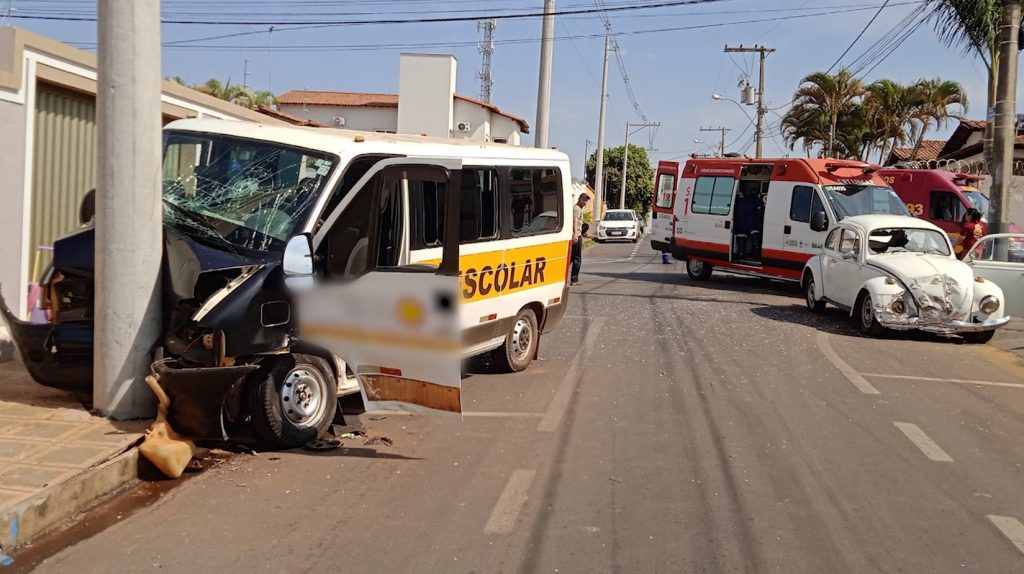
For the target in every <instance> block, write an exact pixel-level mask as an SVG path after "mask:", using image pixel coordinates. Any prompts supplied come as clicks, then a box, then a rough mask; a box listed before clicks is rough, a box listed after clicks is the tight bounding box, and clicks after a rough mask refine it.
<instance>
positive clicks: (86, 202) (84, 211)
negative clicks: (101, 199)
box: [78, 189, 96, 225]
mask: <svg viewBox="0 0 1024 574" xmlns="http://www.w3.org/2000/svg"><path fill="white" fill-rule="evenodd" d="M93 217H96V190H95V189H90V190H89V191H87V192H85V195H83V196H82V202H81V203H79V204H78V224H79V225H87V224H88V223H89V222H90V221H92V218H93Z"/></svg>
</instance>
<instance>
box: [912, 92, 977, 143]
mask: <svg viewBox="0 0 1024 574" xmlns="http://www.w3.org/2000/svg"><path fill="white" fill-rule="evenodd" d="M914 89H915V90H916V94H915V96H916V98H917V101H916V102H915V103H916V108H917V109H916V110H915V113H914V119H915V120H917V122H918V123H919V124H920V129H919V130H918V135H917V143H915V144H914V153H913V155H911V159H915V160H916V159H917V152H918V151H920V149H921V142H922V141H924V134H925V132H927V131H928V128H929V127H930V126H931V123H932V122H933V121H934V122H935V127H939V128H941V127H942V126H943V125H944V124H945V123H946V120H948V119H949V116H950V114H949V108H950V107H952V106H959V107H960V113H962V114H966V113H967V91H966V90H965V89H964V87H963V86H962V85H961V84H960V83H959V82H954V81H952V80H941V79H939V78H935V79H933V80H921V81H919V82H918V83H916V84H914Z"/></svg>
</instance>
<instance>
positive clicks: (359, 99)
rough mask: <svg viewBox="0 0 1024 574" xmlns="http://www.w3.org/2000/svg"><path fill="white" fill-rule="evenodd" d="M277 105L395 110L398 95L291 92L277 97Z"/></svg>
mask: <svg viewBox="0 0 1024 574" xmlns="http://www.w3.org/2000/svg"><path fill="white" fill-rule="evenodd" d="M276 99H277V103H278V104H289V105H303V104H307V105H311V106H339V107H346V108H397V107H398V94H367V93H362V92H322V91H314V90H292V91H290V92H286V93H284V94H281V95H280V96H277V98H276Z"/></svg>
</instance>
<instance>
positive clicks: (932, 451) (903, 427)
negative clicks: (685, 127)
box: [892, 423, 953, 462]
mask: <svg viewBox="0 0 1024 574" xmlns="http://www.w3.org/2000/svg"><path fill="white" fill-rule="evenodd" d="M892 424H894V425H896V428H898V429H900V431H902V432H903V434H905V435H907V438H909V439H910V442H912V443H914V446H916V447H917V448H919V449H921V452H923V453H924V455H925V456H927V457H928V458H929V459H931V460H934V461H935V462H953V457H951V456H949V455H948V454H946V451H944V450H942V447H940V446H939V445H938V444H936V443H935V441H933V440H932V439H931V437H929V436H928V435H926V434H925V433H924V431H923V430H921V427H919V426H917V425H915V424H912V423H892Z"/></svg>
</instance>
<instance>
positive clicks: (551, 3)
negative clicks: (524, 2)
mask: <svg viewBox="0 0 1024 574" xmlns="http://www.w3.org/2000/svg"><path fill="white" fill-rule="evenodd" d="M554 44H555V0H544V27H543V30H542V31H541V36H540V81H539V82H538V83H537V136H536V138H535V140H534V147H540V148H546V147H548V116H549V115H550V112H551V58H552V51H553V49H554Z"/></svg>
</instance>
